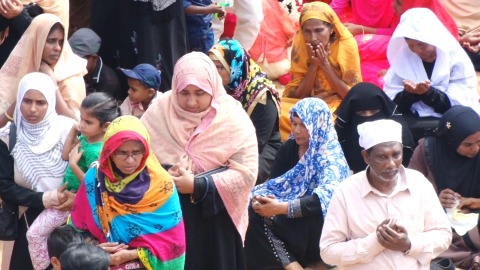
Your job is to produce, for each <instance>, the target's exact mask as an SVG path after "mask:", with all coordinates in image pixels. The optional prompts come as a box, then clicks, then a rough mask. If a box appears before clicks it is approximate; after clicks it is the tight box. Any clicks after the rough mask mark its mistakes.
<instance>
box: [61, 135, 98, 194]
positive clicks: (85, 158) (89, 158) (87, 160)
mask: <svg viewBox="0 0 480 270" xmlns="http://www.w3.org/2000/svg"><path fill="white" fill-rule="evenodd" d="M78 139H79V141H80V148H79V151H80V150H83V155H82V157H81V158H80V160H79V161H78V167H80V169H81V170H82V171H83V172H86V171H87V170H88V168H89V167H90V165H91V164H92V163H93V162H95V161H97V160H98V158H99V157H100V151H101V150H102V146H103V142H102V141H100V142H95V143H89V142H87V139H86V138H85V137H84V136H83V135H80V137H79V138H78ZM82 180H83V179H82ZM65 183H68V186H67V190H69V191H72V192H77V190H78V188H79V187H80V183H81V181H80V180H79V179H78V178H77V177H76V176H75V174H74V173H73V171H72V168H70V166H68V167H67V171H66V172H65V177H64V178H63V183H62V184H65Z"/></svg>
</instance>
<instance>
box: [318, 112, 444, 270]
mask: <svg viewBox="0 0 480 270" xmlns="http://www.w3.org/2000/svg"><path fill="white" fill-rule="evenodd" d="M358 133H359V135H360V139H359V143H360V146H361V147H363V148H364V150H362V155H363V158H364V159H365V162H366V163H367V164H368V166H367V168H366V170H365V171H362V172H359V173H357V174H355V175H353V176H351V177H349V178H347V179H346V180H344V181H343V182H342V183H341V184H340V186H339V187H338V188H337V190H336V191H335V193H334V195H333V197H332V200H331V202H330V206H329V208H328V212H327V216H326V217H325V223H324V225H323V231H322V236H321V239H320V255H321V257H322V260H323V261H324V262H326V263H328V264H332V265H337V266H342V267H343V269H344V270H351V269H355V270H357V269H365V270H372V269H377V270H380V269H405V270H415V269H425V270H429V269H430V261H431V260H432V259H433V258H435V257H437V256H438V255H439V254H440V253H442V252H443V251H444V250H446V249H447V248H448V246H449V244H450V241H451V238H452V232H451V230H450V225H449V223H448V221H447V219H446V217H445V213H444V211H443V209H442V206H441V205H440V202H439V201H438V198H437V195H436V193H435V191H434V189H433V187H432V185H431V184H430V182H429V181H428V180H427V179H426V178H425V177H424V176H423V175H422V174H420V173H419V172H417V171H414V170H410V169H407V168H404V167H403V166H402V154H403V153H402V126H401V125H400V124H398V123H397V122H395V121H393V120H378V121H374V122H366V123H363V124H361V125H359V126H358Z"/></svg>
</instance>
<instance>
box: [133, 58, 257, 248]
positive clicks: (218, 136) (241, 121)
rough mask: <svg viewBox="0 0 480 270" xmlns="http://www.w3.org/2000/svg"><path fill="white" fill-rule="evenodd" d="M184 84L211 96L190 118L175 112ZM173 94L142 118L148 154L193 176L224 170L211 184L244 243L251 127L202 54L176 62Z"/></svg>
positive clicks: (253, 167)
mask: <svg viewBox="0 0 480 270" xmlns="http://www.w3.org/2000/svg"><path fill="white" fill-rule="evenodd" d="M187 85H195V86H197V87H199V88H200V89H203V90H204V91H205V92H207V93H208V94H210V95H211V96H212V102H211V106H210V108H209V109H207V110H205V111H204V112H201V113H190V112H187V111H185V110H183V109H182V108H181V107H180V105H179V104H178V99H177V93H178V92H179V91H182V90H183V89H184V88H185V87H186V86H187ZM172 89H173V90H171V91H169V92H166V93H165V94H163V95H162V96H160V97H158V98H157V99H156V100H155V101H154V102H153V103H152V104H151V105H150V107H149V108H148V110H147V111H146V112H145V114H144V115H143V117H142V121H143V122H144V124H145V126H146V127H147V129H148V132H149V133H150V135H151V140H152V144H151V145H152V148H153V151H154V153H155V155H156V156H157V158H158V160H159V161H160V163H162V164H176V163H180V164H181V165H182V166H183V167H185V168H186V169H189V170H192V171H193V172H194V173H195V174H197V173H200V172H203V171H207V170H210V169H214V168H217V167H219V166H221V165H228V168H229V169H228V170H226V171H224V172H222V173H219V174H216V175H214V179H213V180H214V182H215V186H216V188H217V190H218V193H219V194H220V196H221V198H222V201H223V203H224V205H225V207H226V209H227V211H228V214H229V215H230V217H231V219H232V221H233V223H234V224H235V226H236V228H237V230H238V232H239V233H240V235H241V236H242V239H244V236H245V232H246V229H247V226H248V211H247V209H248V203H249V195H250V191H251V190H252V188H253V186H254V184H255V179H256V177H257V170H258V150H257V140H256V136H255V128H254V127H253V124H252V122H251V120H250V118H249V117H248V115H247V114H246V112H245V110H244V109H243V108H242V106H241V104H240V103H239V102H238V101H236V100H235V99H233V98H232V97H231V96H229V95H228V94H227V93H226V91H225V89H224V88H223V85H222V80H221V78H220V75H219V74H218V72H217V70H216V67H215V65H214V64H213V62H212V61H211V60H210V58H208V56H206V55H205V54H203V53H198V52H194V53H189V54H187V55H185V56H183V57H182V58H180V59H179V60H178V62H177V64H176V65H175V70H174V75H173V82H172Z"/></svg>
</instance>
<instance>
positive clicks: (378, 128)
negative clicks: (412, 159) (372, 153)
mask: <svg viewBox="0 0 480 270" xmlns="http://www.w3.org/2000/svg"><path fill="white" fill-rule="evenodd" d="M357 130H358V135H360V138H359V139H358V143H359V144H360V146H361V147H363V149H365V150H367V149H370V148H371V147H372V146H375V145H377V144H380V143H384V142H399V143H402V125H400V124H399V123H397V122H395V121H393V120H386V119H382V120H377V121H373V122H365V123H362V124H360V125H358V126H357Z"/></svg>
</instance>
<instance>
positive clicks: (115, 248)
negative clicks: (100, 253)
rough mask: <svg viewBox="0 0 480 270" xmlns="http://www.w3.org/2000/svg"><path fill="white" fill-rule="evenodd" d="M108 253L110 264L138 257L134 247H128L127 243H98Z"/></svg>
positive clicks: (117, 263)
mask: <svg viewBox="0 0 480 270" xmlns="http://www.w3.org/2000/svg"><path fill="white" fill-rule="evenodd" d="M98 246H99V247H101V248H102V249H103V250H105V251H106V252H107V253H109V254H110V265H119V264H122V263H125V262H128V261H131V260H135V259H137V258H138V253H137V250H136V249H128V245H125V244H120V243H117V242H108V243H102V244H100V245H98Z"/></svg>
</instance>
